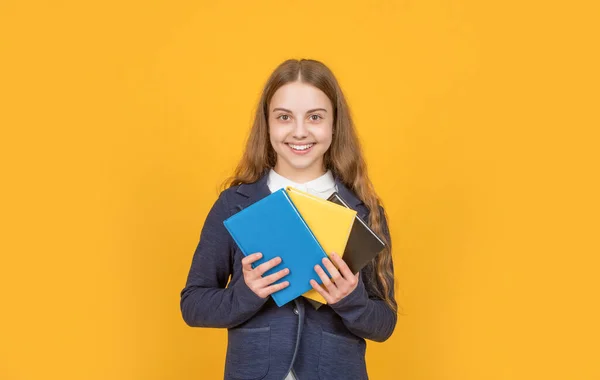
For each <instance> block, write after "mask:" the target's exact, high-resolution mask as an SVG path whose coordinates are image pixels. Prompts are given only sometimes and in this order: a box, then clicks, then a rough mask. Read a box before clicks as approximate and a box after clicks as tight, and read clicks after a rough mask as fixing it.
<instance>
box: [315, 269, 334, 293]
mask: <svg viewBox="0 0 600 380" xmlns="http://www.w3.org/2000/svg"><path fill="white" fill-rule="evenodd" d="M315 272H317V274H318V275H319V278H320V279H321V281H323V285H325V288H326V289H327V291H328V292H329V294H330V295H331V296H332V297H336V296H337V294H338V289H337V287H336V285H335V284H334V283H333V282H331V280H330V279H329V277H327V273H325V271H324V270H323V268H321V266H320V265H318V264H317V265H315Z"/></svg>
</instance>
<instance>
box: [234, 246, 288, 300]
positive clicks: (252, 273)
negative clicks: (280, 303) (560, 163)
mask: <svg viewBox="0 0 600 380" xmlns="http://www.w3.org/2000/svg"><path fill="white" fill-rule="evenodd" d="M261 257H262V253H260V252H257V253H253V254H251V255H248V256H246V257H244V258H243V259H242V273H244V282H245V283H246V285H248V287H249V288H250V290H252V291H253V292H254V293H255V294H256V295H257V296H259V297H260V298H267V297H268V296H270V295H271V294H272V293H275V292H276V291H279V290H281V289H283V288H285V287H287V286H288V285H289V284H290V283H289V282H288V281H283V282H281V283H279V284H274V285H271V284H272V283H274V282H275V281H277V280H279V279H280V278H282V277H283V276H286V275H287V274H288V273H290V270H289V269H287V268H285V269H282V270H280V271H279V272H276V273H273V274H270V275H268V276H267V277H262V275H263V274H264V273H265V272H266V271H268V270H269V269H271V268H273V267H275V266H277V265H279V264H280V263H281V258H280V257H274V258H272V259H271V260H269V261H267V262H265V263H262V264H260V265H259V266H257V267H256V268H254V269H252V265H251V264H252V263H253V262H255V261H256V260H259V259H260V258H261Z"/></svg>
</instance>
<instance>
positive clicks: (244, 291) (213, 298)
mask: <svg viewBox="0 0 600 380" xmlns="http://www.w3.org/2000/svg"><path fill="white" fill-rule="evenodd" d="M228 210H229V206H228V205H227V200H226V193H225V191H224V192H221V194H220V195H219V198H218V199H217V201H216V202H215V203H214V205H213V206H212V208H211V210H210V211H209V213H208V215H207V217H206V220H205V222H204V226H203V227H202V231H201V233H200V240H199V242H198V245H197V247H196V250H195V252H194V256H193V258H192V264H191V268H190V270H189V273H188V277H187V281H186V285H185V288H184V289H183V290H182V291H181V294H180V296H181V299H180V307H181V313H182V316H183V319H184V321H185V322H186V323H187V324H188V325H189V326H192V327H214V328H219V327H221V328H231V327H234V326H236V325H239V324H241V323H244V322H245V321H247V320H248V319H250V318H251V317H252V316H253V315H254V314H256V313H257V312H258V311H259V310H260V308H261V307H262V306H263V305H264V303H265V302H266V301H267V300H268V298H261V297H259V296H258V295H257V294H256V293H254V292H253V291H252V290H251V289H250V288H249V287H248V286H247V285H246V282H245V281H244V279H243V277H242V278H237V279H236V281H231V283H230V286H229V287H227V283H228V280H229V277H230V275H231V274H232V271H233V268H232V266H233V258H232V255H233V253H234V242H233V240H232V239H231V236H230V235H229V233H228V232H227V229H226V228H225V226H224V225H223V221H224V220H225V219H226V218H227V217H228V216H229V215H228ZM240 272H241V271H237V273H236V275H238V276H239V275H241V273H240ZM231 284H234V285H232V286H231Z"/></svg>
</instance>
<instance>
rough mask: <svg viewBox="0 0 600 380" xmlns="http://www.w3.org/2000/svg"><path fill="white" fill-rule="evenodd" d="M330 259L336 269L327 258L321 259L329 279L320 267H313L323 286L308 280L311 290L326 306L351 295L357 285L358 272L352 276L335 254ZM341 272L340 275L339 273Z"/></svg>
mask: <svg viewBox="0 0 600 380" xmlns="http://www.w3.org/2000/svg"><path fill="white" fill-rule="evenodd" d="M330 257H331V258H332V259H333V261H334V262H335V263H336V264H337V266H338V268H340V269H339V271H338V269H337V268H336V267H335V266H334V265H333V264H332V263H331V261H330V260H329V259H327V258H324V259H323V264H324V265H325V268H327V270H328V271H329V273H330V274H331V279H330V278H329V277H328V276H327V274H326V273H325V271H324V270H323V269H322V268H321V266H320V265H315V271H316V272H317V274H318V275H319V278H321V281H323V285H325V288H323V286H321V285H319V283H317V282H316V281H315V280H310V284H311V285H312V287H313V289H315V290H316V291H317V292H318V293H319V294H320V295H321V296H323V298H325V300H326V301H327V303H328V304H330V305H331V304H334V303H336V302H338V301H340V300H341V299H342V298H344V297H346V296H347V295H348V294H350V293H352V291H353V290H354V289H356V286H357V285H358V276H359V275H360V272H358V273H356V274H352V271H351V270H350V268H348V264H346V262H345V261H344V260H342V258H341V257H339V256H338V255H337V254H335V253H332V254H331V255H330ZM340 272H341V273H340Z"/></svg>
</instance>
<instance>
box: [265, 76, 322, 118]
mask: <svg viewBox="0 0 600 380" xmlns="http://www.w3.org/2000/svg"><path fill="white" fill-rule="evenodd" d="M276 107H281V108H286V109H289V110H290V111H293V112H304V111H307V110H310V109H314V108H325V109H327V110H331V108H332V105H331V101H330V100H329V98H328V97H327V95H325V93H324V92H323V91H321V90H319V89H318V88H316V87H315V86H312V85H310V84H307V83H302V82H292V83H288V84H285V85H283V86H281V87H280V88H278V89H277V91H275V94H273V97H272V98H271V103H270V104H269V109H270V110H273V109H274V108H276Z"/></svg>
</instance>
